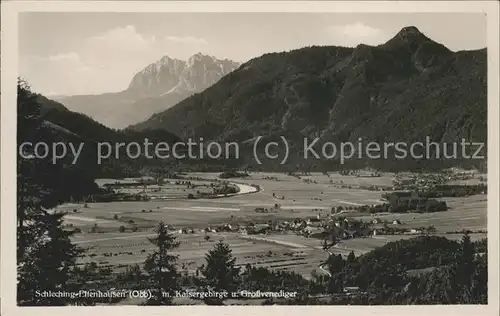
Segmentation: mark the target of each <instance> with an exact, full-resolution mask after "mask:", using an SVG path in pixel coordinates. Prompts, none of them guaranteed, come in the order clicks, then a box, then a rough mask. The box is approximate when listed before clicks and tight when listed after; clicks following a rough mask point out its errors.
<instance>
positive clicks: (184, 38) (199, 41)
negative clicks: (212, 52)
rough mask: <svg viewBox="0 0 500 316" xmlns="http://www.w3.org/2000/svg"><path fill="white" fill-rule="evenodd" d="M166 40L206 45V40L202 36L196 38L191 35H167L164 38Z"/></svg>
mask: <svg viewBox="0 0 500 316" xmlns="http://www.w3.org/2000/svg"><path fill="white" fill-rule="evenodd" d="M165 39H166V40H167V41H171V42H175V43H182V44H195V45H199V44H201V45H207V44H208V43H207V41H206V40H205V39H204V38H196V37H192V36H182V37H178V36H167V37H166V38H165Z"/></svg>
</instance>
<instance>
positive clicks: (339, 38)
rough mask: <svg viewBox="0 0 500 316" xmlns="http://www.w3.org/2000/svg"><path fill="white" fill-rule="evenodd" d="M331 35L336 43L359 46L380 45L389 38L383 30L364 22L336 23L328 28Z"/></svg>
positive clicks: (327, 30)
mask: <svg viewBox="0 0 500 316" xmlns="http://www.w3.org/2000/svg"><path fill="white" fill-rule="evenodd" d="M326 32H327V34H328V35H329V37H330V38H331V39H332V40H334V43H333V44H334V45H341V46H349V47H353V46H357V45H359V44H367V45H378V44H382V43H384V42H386V41H387V40H388V39H389V36H388V34H386V33H385V32H384V31H383V30H381V29H378V28H374V27H371V26H369V25H366V24H363V23H360V22H358V23H353V24H346V25H334V26H330V27H328V28H327V29H326Z"/></svg>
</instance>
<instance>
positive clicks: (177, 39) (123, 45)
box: [20, 25, 208, 95]
mask: <svg viewBox="0 0 500 316" xmlns="http://www.w3.org/2000/svg"><path fill="white" fill-rule="evenodd" d="M207 45H208V43H207V41H206V40H205V39H203V38H197V37H193V36H165V35H163V36H161V37H158V38H156V37H155V36H153V35H147V34H142V33H140V32H139V31H138V30H137V29H136V27H135V26H133V25H126V26H120V27H115V28H112V29H108V30H105V31H103V32H101V33H100V34H95V35H93V36H90V37H87V38H83V39H82V40H81V41H80V42H79V43H78V44H77V45H75V46H74V47H71V51H69V52H58V53H57V54H53V55H50V56H41V57H40V56H31V57H29V58H27V59H28V61H23V62H22V63H20V65H21V68H22V69H21V70H22V71H21V74H22V75H23V76H24V77H26V79H27V80H28V81H29V82H30V83H31V84H32V86H33V88H34V89H35V90H37V91H38V92H40V93H49V91H58V92H60V93H61V94H66V95H75V94H97V93H105V92H116V91H121V90H123V89H125V88H126V87H127V86H128V85H129V83H130V80H132V77H133V75H134V74H135V73H137V72H138V71H140V70H142V69H143V68H145V67H146V66H147V65H149V64H151V63H153V62H155V61H157V60H159V59H160V58H161V57H163V56H165V55H168V56H170V57H173V58H180V59H187V58H188V57H189V56H191V55H193V54H194V53H197V52H199V51H200V50H203V52H207V53H208V51H207Z"/></svg>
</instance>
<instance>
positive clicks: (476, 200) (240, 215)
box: [57, 173, 487, 277]
mask: <svg viewBox="0 0 500 316" xmlns="http://www.w3.org/2000/svg"><path fill="white" fill-rule="evenodd" d="M189 176H192V177H200V178H205V179H215V178H216V177H217V176H218V174H217V173H193V174H189ZM304 179H309V180H308V181H309V182H308V183H306V182H304ZM330 180H332V181H333V183H337V182H340V181H342V182H343V183H344V184H347V183H349V184H351V183H352V185H353V186H354V185H359V184H369V185H384V186H385V185H387V186H388V185H390V184H391V183H392V175H383V176H382V177H373V178H363V177H359V178H358V177H355V176H340V175H338V174H332V175H330V177H328V176H327V175H323V174H319V173H318V174H312V175H311V176H307V177H301V179H298V178H296V177H293V176H288V175H285V174H273V173H251V175H250V177H248V178H245V179H230V180H228V181H230V182H234V183H241V184H248V185H258V186H259V187H260V189H261V190H260V191H259V192H255V193H248V192H243V193H248V194H237V195H234V196H229V197H223V198H216V199H192V200H188V199H176V200H154V201H147V202H144V201H141V202H112V203H88V207H86V208H85V207H83V205H81V204H66V205H61V206H59V207H57V210H63V211H68V212H69V213H70V214H68V215H67V216H66V217H65V224H71V225H72V226H73V227H78V228H80V229H81V231H82V232H81V233H79V234H76V235H75V237H74V241H75V242H76V243H77V244H78V245H79V246H81V247H84V248H87V249H88V251H87V254H86V257H85V258H82V263H84V262H90V261H95V262H97V263H101V264H105V265H111V266H113V267H114V268H116V269H119V268H120V267H124V266H125V265H130V264H136V263H137V264H140V265H142V263H143V262H144V260H145V258H146V256H147V254H148V253H149V252H150V251H151V250H152V245H151V244H150V243H149V242H148V240H147V237H148V236H152V234H153V230H152V228H153V227H154V226H155V225H156V224H157V223H158V222H159V221H164V222H165V223H166V224H168V225H169V227H170V228H171V229H172V230H174V231H177V230H179V229H180V228H187V227H189V228H193V229H194V233H192V234H179V233H176V235H177V236H178V239H179V241H180V242H181V245H180V247H179V248H178V249H177V254H178V255H179V263H180V265H181V266H182V265H183V268H184V270H187V271H188V272H189V273H195V271H196V268H197V267H198V266H200V265H201V264H203V263H204V255H205V253H206V252H207V251H208V250H209V249H211V248H212V247H213V245H214V244H215V242H216V241H218V240H219V239H223V240H224V241H225V242H227V243H228V244H229V245H230V247H231V249H232V250H233V253H234V255H235V257H236V258H237V264H239V265H245V264H247V263H250V264H252V265H256V266H265V267H268V268H272V269H285V270H292V271H295V272H298V273H301V274H303V275H304V276H306V277H309V276H310V274H311V273H312V271H313V270H316V273H321V272H320V270H319V269H318V266H319V264H320V263H321V262H322V261H323V260H325V259H326V257H327V254H326V253H325V252H324V251H323V250H322V247H321V240H318V239H314V238H306V237H303V236H298V235H295V234H293V233H287V234H279V233H273V234H270V235H248V236H246V235H242V234H240V233H236V232H231V233H207V234H208V235H209V236H210V239H209V241H206V240H205V239H204V238H205V233H204V232H201V231H200V230H201V229H204V228H206V227H208V226H210V225H220V224H226V223H229V224H240V225H241V224H244V223H249V222H253V223H265V222H268V221H269V220H274V219H276V220H290V219H295V218H301V219H304V218H308V217H316V216H317V215H320V217H321V216H326V215H327V214H329V213H330V209H331V208H332V206H343V207H349V206H356V205H367V204H376V203H380V201H379V199H380V192H377V191H367V190H361V189H357V188H351V189H347V188H338V186H335V185H334V184H331V183H330ZM172 186H174V188H172V190H177V191H178V190H179V189H180V188H181V189H180V190H182V186H181V185H172ZM162 190H165V191H169V188H167V189H165V188H162ZM182 193H183V194H184V193H185V192H184V191H182ZM273 194H274V196H273ZM445 201H446V202H447V204H448V205H449V206H450V209H449V210H448V211H446V212H439V213H427V214H416V213H409V214H375V215H374V216H372V215H367V214H360V213H354V212H353V211H348V210H347V211H346V212H345V213H343V214H342V216H346V217H353V218H357V219H363V220H366V221H371V220H373V219H374V218H375V217H376V218H380V219H386V220H390V221H392V220H395V219H398V220H400V221H401V225H398V226H400V227H408V228H419V227H427V226H430V225H434V227H435V228H436V229H437V233H438V234H440V233H444V232H454V231H461V230H463V229H469V230H473V231H477V230H486V228H487V221H486V215H487V211H486V204H487V198H486V195H476V196H471V197H468V198H447V199H445ZM275 204H279V205H280V207H279V208H278V209H274V206H275ZM256 208H264V209H268V210H269V212H267V213H258V212H256V211H255V209H256ZM75 209H76V212H74V211H73V210H75ZM96 225H97V227H98V230H97V232H96V233H89V231H90V230H91V229H92V227H94V226H96ZM120 226H124V227H125V228H126V229H125V232H122V233H120V232H118V228H119V227H120ZM132 227H136V230H137V231H135V232H132ZM446 236H447V237H448V238H460V237H461V235H460V234H458V235H457V237H456V236H454V235H450V234H446ZM473 236H475V237H473V238H479V237H480V234H474V235H473ZM483 236H484V234H483ZM411 237H413V236H406V235H396V236H375V237H367V238H355V239H350V240H344V241H341V242H339V243H338V244H337V245H336V246H335V247H332V248H331V249H330V251H331V252H333V253H340V254H342V255H347V254H348V253H349V252H350V251H354V252H355V254H356V255H360V254H362V253H365V252H368V251H370V250H372V249H375V248H377V247H380V246H382V245H384V244H385V243H387V242H390V241H392V240H397V239H401V238H411Z"/></svg>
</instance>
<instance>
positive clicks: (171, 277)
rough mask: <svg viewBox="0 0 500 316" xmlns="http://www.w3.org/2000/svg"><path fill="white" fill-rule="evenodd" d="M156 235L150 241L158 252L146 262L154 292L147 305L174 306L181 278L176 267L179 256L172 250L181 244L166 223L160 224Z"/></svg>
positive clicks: (145, 265) (145, 267)
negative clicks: (173, 302)
mask: <svg viewBox="0 0 500 316" xmlns="http://www.w3.org/2000/svg"><path fill="white" fill-rule="evenodd" d="M155 233H156V236H155V237H154V238H148V240H149V241H150V242H151V243H152V244H153V245H155V246H156V250H155V251H154V252H153V253H152V254H150V255H148V257H147V259H146V261H145V262H144V270H146V271H147V272H148V274H149V277H150V279H149V284H150V285H151V291H152V293H151V294H152V297H151V298H150V299H149V300H148V302H147V304H148V305H172V301H173V298H174V296H175V291H176V290H178V289H179V277H180V275H179V272H178V271H177V267H176V263H177V259H178V256H177V255H173V254H172V250H174V249H175V248H177V247H179V242H178V241H177V240H176V238H175V236H174V235H172V234H171V233H169V232H168V229H167V225H165V223H164V222H160V223H159V224H158V226H157V227H156V229H155Z"/></svg>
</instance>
